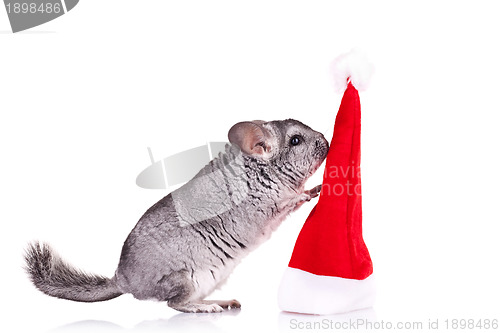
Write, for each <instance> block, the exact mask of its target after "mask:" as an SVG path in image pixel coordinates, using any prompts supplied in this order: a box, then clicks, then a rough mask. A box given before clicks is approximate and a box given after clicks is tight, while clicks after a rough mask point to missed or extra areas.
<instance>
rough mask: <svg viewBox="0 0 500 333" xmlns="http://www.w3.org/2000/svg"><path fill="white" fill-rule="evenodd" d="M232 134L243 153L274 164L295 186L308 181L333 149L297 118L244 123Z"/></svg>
mask: <svg viewBox="0 0 500 333" xmlns="http://www.w3.org/2000/svg"><path fill="white" fill-rule="evenodd" d="M228 137H229V141H230V142H231V143H232V144H234V145H237V146H238V147H239V148H240V149H241V151H242V152H243V154H245V155H249V156H251V157H253V158H255V159H257V160H258V161H260V162H263V163H266V164H268V165H269V166H271V167H273V169H275V170H276V173H277V175H278V177H280V178H281V180H282V182H283V183H288V184H290V185H292V186H293V187H294V188H300V187H302V186H303V185H304V184H305V182H306V180H307V179H308V178H309V177H310V176H311V175H312V174H313V173H314V172H315V171H316V170H317V169H318V167H319V166H320V165H321V163H322V162H323V160H324V159H325V157H326V155H327V153H328V148H329V147H328V141H326V139H325V138H324V136H323V134H321V133H319V132H316V131H314V130H312V129H311V128H310V127H308V126H306V125H304V124H303V123H301V122H300V121H297V120H294V119H287V120H275V121H269V122H266V121H262V120H254V121H245V122H240V123H237V124H235V125H234V126H233V127H232V128H231V129H230V130H229V133H228Z"/></svg>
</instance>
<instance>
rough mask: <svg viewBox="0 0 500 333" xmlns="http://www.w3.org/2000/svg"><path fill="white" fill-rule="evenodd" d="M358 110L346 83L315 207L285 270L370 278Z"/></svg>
mask: <svg viewBox="0 0 500 333" xmlns="http://www.w3.org/2000/svg"><path fill="white" fill-rule="evenodd" d="M360 137H361V106H360V103H359V95H358V91H357V90H356V88H354V87H353V85H352V84H351V83H349V84H348V86H347V89H346V91H345V93H344V97H343V98H342V102H341V104H340V108H339V111H338V113H337V118H336V120H335V129H334V133H333V138H332V142H331V145H330V150H329V152H328V156H327V158H326V166H325V173H324V175H323V187H322V189H321V194H320V197H319V200H318V203H317V204H316V206H315V207H314V208H313V210H312V211H311V213H310V214H309V217H308V218H307V220H306V222H305V223H304V226H303V227H302V230H301V232H300V234H299V237H298V238H297V242H296V243H295V247H294V250H293V254H292V258H291V260H290V263H289V267H292V268H298V269H301V270H304V271H307V272H310V273H313V274H316V275H327V276H337V277H342V278H349V279H358V280H362V279H365V278H367V277H368V276H369V275H370V274H372V272H373V266H372V261H371V258H370V254H369V253H368V249H367V247H366V245H365V242H364V241H363V235H362V213H361V175H360V169H359V167H360V159H361V149H360Z"/></svg>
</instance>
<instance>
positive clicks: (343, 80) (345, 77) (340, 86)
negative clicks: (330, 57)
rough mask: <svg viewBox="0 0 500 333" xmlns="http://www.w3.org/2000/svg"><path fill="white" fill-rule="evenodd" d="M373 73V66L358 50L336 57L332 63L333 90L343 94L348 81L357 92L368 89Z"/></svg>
mask: <svg viewBox="0 0 500 333" xmlns="http://www.w3.org/2000/svg"><path fill="white" fill-rule="evenodd" d="M373 72H374V66H373V64H372V63H370V61H368V59H367V58H366V56H365V54H364V53H363V52H362V51H360V50H359V49H352V50H351V51H350V52H348V53H345V54H342V55H340V56H338V57H337V59H335V60H334V61H333V63H332V73H333V79H334V85H335V89H336V90H338V91H339V92H343V91H344V90H345V89H346V88H347V83H348V82H349V81H350V82H351V83H352V85H353V86H354V88H356V89H357V90H365V89H366V88H368V84H369V83H370V79H371V77H372V74H373Z"/></svg>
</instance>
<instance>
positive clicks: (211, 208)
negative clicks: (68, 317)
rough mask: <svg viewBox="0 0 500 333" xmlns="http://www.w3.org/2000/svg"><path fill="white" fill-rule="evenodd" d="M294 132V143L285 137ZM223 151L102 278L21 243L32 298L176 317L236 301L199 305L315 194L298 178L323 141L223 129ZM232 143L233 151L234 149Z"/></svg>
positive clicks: (319, 156) (262, 129) (294, 125)
mask: <svg viewBox="0 0 500 333" xmlns="http://www.w3.org/2000/svg"><path fill="white" fill-rule="evenodd" d="M296 135H300V138H301V139H300V144H298V145H292V144H291V143H290V138H292V137H293V136H296ZM229 138H230V141H231V142H232V143H233V144H232V145H227V146H226V151H225V153H221V154H220V155H219V156H218V157H217V158H215V159H213V160H212V161H211V162H210V163H209V164H208V165H207V166H205V167H204V168H203V169H202V170H201V171H200V172H199V173H198V174H197V175H196V176H195V177H194V178H193V179H192V180H191V181H189V182H188V183H187V184H185V185H184V186H182V187H181V188H179V189H178V190H176V191H173V192H172V193H170V194H169V195H167V196H166V197H164V198H163V199H161V200H160V201H158V202H157V203H156V204H155V205H153V206H152V207H151V208H150V209H148V210H147V211H146V213H145V214H144V215H143V216H142V217H141V219H140V220H139V222H138V223H137V225H136V226H135V228H134V229H133V230H132V232H131V233H130V235H129V236H128V238H127V239H126V241H125V243H124V245H123V249H122V254H121V257H120V262H119V265H118V268H117V270H116V273H115V276H114V277H113V278H112V279H107V278H104V277H100V276H95V275H89V274H84V273H82V272H80V271H78V270H76V269H74V268H72V267H70V266H68V265H67V264H65V263H63V262H62V261H61V259H60V258H59V257H57V256H55V255H54V254H53V253H52V251H51V250H50V248H48V247H47V246H41V245H39V244H32V245H30V247H29V249H28V251H27V254H26V262H27V271H28V273H29V274H30V276H31V279H32V281H33V283H34V284H35V286H36V287H37V288H38V289H40V290H41V291H42V292H44V293H46V294H48V295H51V296H55V297H60V298H65V299H71V300H75V301H84V302H90V301H101V300H106V299H110V298H113V297H116V296H118V295H120V294H122V293H131V294H132V295H133V296H134V297H136V298H137V299H156V300H159V301H166V302H167V303H168V305H169V306H171V307H172V308H174V309H177V310H179V311H184V312H218V311H222V309H223V308H228V307H239V306H240V305H239V302H237V301H236V300H232V301H206V300H204V299H205V297H206V296H208V295H209V294H210V293H211V292H212V291H213V290H214V289H216V288H218V287H219V286H220V285H221V284H223V283H224V282H225V280H226V279H227V278H228V276H229V274H230V273H231V271H232V270H233V268H234V267H235V266H236V265H237V264H238V263H239V262H240V260H241V259H242V258H243V257H244V256H245V255H247V254H248V253H249V252H250V251H252V250H253V249H255V248H256V247H257V246H258V245H259V244H261V243H262V242H263V241H265V240H266V239H268V238H269V237H270V235H271V233H272V231H274V230H275V229H276V228H277V227H278V226H279V224H280V223H281V221H282V220H283V219H285V218H286V216H287V215H288V214H290V213H291V212H293V211H294V210H296V209H297V208H299V207H300V206H301V205H302V204H303V203H304V202H305V201H309V200H310V199H311V198H313V197H315V196H317V195H318V194H319V190H320V187H316V188H314V189H312V190H310V191H304V184H305V182H306V180H307V179H308V178H309V177H310V176H311V175H312V174H313V173H314V171H316V169H317V168H318V167H319V165H320V164H321V162H322V161H323V160H324V158H325V157H326V153H327V151H328V142H327V141H326V140H325V138H324V137H323V135H321V134H320V133H318V132H315V131H313V130H311V129H310V128H309V127H307V126H306V125H304V124H302V123H300V122H298V121H296V120H292V119H288V120H284V121H272V122H263V121H255V122H245V123H239V124H236V125H235V126H233V128H232V129H231V131H230V134H229ZM240 146H241V147H240Z"/></svg>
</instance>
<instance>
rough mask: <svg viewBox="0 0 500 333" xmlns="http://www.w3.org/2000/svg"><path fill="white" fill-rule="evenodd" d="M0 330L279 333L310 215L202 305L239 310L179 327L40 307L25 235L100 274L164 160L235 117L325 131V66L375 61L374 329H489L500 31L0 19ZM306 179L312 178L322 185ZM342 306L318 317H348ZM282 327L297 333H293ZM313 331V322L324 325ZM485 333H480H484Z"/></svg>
mask: <svg viewBox="0 0 500 333" xmlns="http://www.w3.org/2000/svg"><path fill="white" fill-rule="evenodd" d="M0 31H1V33H0V112H1V118H0V144H1V155H0V156H1V157H0V158H1V162H0V171H1V172H0V191H1V192H0V221H1V223H2V224H1V225H2V241H1V242H0V246H1V251H0V253H1V265H2V270H1V275H0V279H1V280H0V288H1V290H2V297H1V304H2V305H4V307H3V310H2V316H1V317H2V320H1V322H0V325H2V326H3V327H2V328H1V330H2V331H9V332H14V331H19V332H37V331H40V332H46V331H54V330H55V331H66V330H69V331H71V330H76V331H89V330H90V329H93V330H98V329H102V330H108V329H112V330H118V331H119V330H148V329H159V330H162V331H175V330H182V331H186V330H189V329H193V330H197V331H200V330H208V331H218V330H221V331H225V332H234V331H236V332H239V331H252V332H255V331H259V330H260V331H278V330H282V331H290V330H291V327H290V326H291V325H290V320H291V319H298V320H301V321H303V322H306V323H307V322H313V321H318V320H319V319H318V317H311V316H308V317H298V316H296V317H293V316H292V317H291V316H287V315H285V314H283V313H280V312H279V310H278V307H277V303H276V293H277V288H278V285H279V281H280V279H281V276H282V273H283V271H284V269H285V267H286V266H287V264H288V260H289V258H290V254H291V251H292V248H293V245H294V242H295V239H296V237H297V234H298V232H299V230H300V228H301V226H302V223H303V221H304V220H305V218H306V216H307V215H308V213H309V211H310V210H311V209H312V207H313V205H314V202H313V203H309V204H307V205H305V206H303V208H302V209H301V210H299V211H298V212H297V213H295V214H294V215H293V216H291V217H290V218H289V219H288V220H287V221H285V222H284V223H283V225H282V226H281V227H280V229H278V231H277V232H276V233H275V234H274V235H273V237H272V238H271V240H269V241H268V242H267V243H265V244H264V245H262V246H261V247H260V248H259V249H258V250H256V251H255V252H254V253H252V254H250V256H248V257H247V258H246V259H245V260H244V261H243V262H242V263H241V264H240V266H238V267H237V269H236V270H235V272H234V274H233V275H232V276H231V278H230V279H229V281H228V282H227V284H226V285H225V286H224V287H223V288H222V290H220V291H217V292H216V294H214V295H213V298H237V299H238V300H239V301H241V303H242V304H243V309H242V310H241V312H240V313H239V314H237V315H234V314H233V315H231V314H230V315H228V314H221V315H213V316H211V315H208V316H207V315H201V316H196V315H182V314H181V315H179V314H178V313H177V312H176V311H174V310H172V309H170V308H168V307H167V306H166V305H165V304H161V303H155V302H147V301H144V302H141V301H137V300H135V299H133V297H132V296H130V295H124V296H121V297H119V298H117V299H115V300H111V301H108V302H102V303H93V304H82V303H76V302H70V301H65V300H59V299H54V298H50V297H47V296H45V295H43V294H42V293H40V292H38V291H37V290H36V289H35V288H34V287H32V286H31V284H30V282H29V281H28V279H27V277H26V275H25V274H24V272H23V270H22V265H23V262H22V254H23V249H24V247H25V245H26V243H27V242H28V241H30V240H34V239H39V240H44V241H48V242H49V243H51V244H52V245H53V246H54V248H55V249H56V250H58V252H59V253H61V255H62V256H63V257H64V258H66V259H68V261H70V262H71V263H72V264H74V265H75V266H77V267H81V268H83V269H85V270H87V271H89V272H95V273H99V274H103V275H107V276H112V275H113V273H114V270H115V268H116V265H117V263H118V258H119V255H120V250H121V246H122V244H123V241H124V240H125V238H126V236H127V235H128V233H129V231H130V230H131V229H132V228H133V226H134V225H135V223H136V222H137V220H138V219H139V218H140V216H141V215H142V213H143V212H144V211H145V210H146V209H147V208H149V207H150V206H151V205H152V204H154V203H155V202H156V201H157V200H159V199H160V198H161V197H162V196H164V195H165V194H166V192H165V191H162V190H145V189H141V188H139V187H138V186H136V185H135V177H136V176H137V174H138V173H139V172H141V171H142V170H143V169H144V168H145V167H147V166H148V164H149V163H150V161H149V156H148V153H147V149H146V148H147V147H151V148H152V149H153V153H154V154H155V157H156V158H157V159H160V158H163V157H166V156H169V155H171V154H174V153H177V152H180V151H183V150H185V149H188V148H192V147H196V146H199V145H202V144H204V143H205V142H207V141H218V140H225V139H226V135H227V130H228V129H229V128H230V127H231V125H233V124H234V123H236V122H238V121H241V120H252V119H267V120H273V119H284V118H296V119H298V120H301V121H303V122H304V123H306V124H308V125H310V126H311V127H312V128H314V129H316V130H319V131H321V132H323V133H324V134H325V136H326V137H327V138H328V139H330V138H331V131H332V129H333V122H334V119H335V114H336V111H337V109H338V105H339V102H340V98H341V94H337V93H335V92H334V89H333V85H332V80H331V75H330V63H331V61H332V60H333V59H334V58H335V57H336V56H337V55H339V54H340V53H344V52H346V51H349V50H350V49H351V48H353V47H358V48H361V49H362V50H364V51H365V53H366V54H367V56H368V57H369V58H370V59H371V61H372V62H373V63H374V65H375V68H376V73H375V75H374V77H373V80H372V83H371V86H370V87H369V89H368V90H367V91H365V92H362V93H361V105H362V110H363V133H362V155H363V162H362V166H363V200H364V201H363V204H364V206H363V214H364V235H365V240H366V243H367V245H368V248H369V250H370V252H371V254H372V259H373V262H374V269H375V273H376V277H377V281H378V300H377V303H376V305H375V307H374V308H373V309H372V310H370V311H368V313H367V314H366V315H367V316H368V317H369V318H371V320H374V321H379V322H380V321H382V320H383V321H384V322H388V321H392V322H397V321H422V322H423V323H424V328H425V327H426V326H427V323H428V320H429V319H432V320H435V319H437V318H439V324H440V328H444V320H445V319H446V318H449V319H453V318H457V319H469V318H474V319H494V318H496V319H500V318H499V317H500V311H499V310H500V306H499V296H500V288H499V282H498V281H499V280H500V274H499V259H498V255H499V253H500V245H499V242H498V235H499V227H498V225H499V223H500V214H499V213H498V202H499V195H498V188H499V186H500V179H499V175H498V170H499V168H500V163H499V158H498V156H499V148H498V146H499V143H500V134H499V132H500V131H499V129H498V127H499V124H498V120H499V117H498V115H499V112H500V101H499V98H498V95H499V90H500V83H499V80H498V78H499V76H500V66H499V61H498V59H500V50H499V48H498V45H499V43H498V36H499V32H500V20H499V19H498V5H497V4H496V2H495V1H475V2H472V1H468V2H459V1H450V2H445V1H418V2H417V1H415V2H411V3H410V2H401V1H392V2H391V1H371V2H358V1H343V2H340V1H328V2H326V1H251V2H250V1H248V2H245V3H243V2H236V1H176V2H174V1H152V0H151V1H125V0H114V1H111V0H108V1H89V0H85V1H81V2H80V3H79V4H78V5H77V6H76V7H75V8H74V9H73V10H72V11H70V12H69V13H68V14H66V15H64V16H62V17H60V18H58V19H56V20H54V21H52V22H49V23H47V24H44V25H42V26H39V27H36V28H33V29H31V30H29V31H27V32H24V33H18V34H12V33H11V32H10V26H9V23H8V19H7V15H6V13H5V11H4V10H3V8H1V9H0ZM321 174H322V171H321V170H320V171H318V173H317V174H316V176H315V178H314V179H313V180H312V181H311V183H310V184H309V185H310V186H311V187H312V186H314V185H316V183H319V182H321ZM350 316H354V317H359V316H361V317H363V316H364V314H359V313H358V314H351V315H344V316H341V317H331V318H334V319H336V320H337V319H338V320H344V321H345V320H348V319H346V318H349V317H350ZM291 331H293V330H291ZM295 331H296V330H295ZM323 331H325V330H323ZM490 331H491V330H490Z"/></svg>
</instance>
